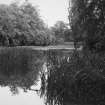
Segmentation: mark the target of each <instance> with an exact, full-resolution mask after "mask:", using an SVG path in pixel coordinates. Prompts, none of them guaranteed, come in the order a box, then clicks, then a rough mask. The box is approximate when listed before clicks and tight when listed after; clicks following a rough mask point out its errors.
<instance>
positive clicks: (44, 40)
mask: <svg viewBox="0 0 105 105" xmlns="http://www.w3.org/2000/svg"><path fill="white" fill-rule="evenodd" d="M69 33H70V31H69V28H68V27H67V24H66V23H65V22H63V21H58V22H57V23H55V25H54V26H53V27H50V28H49V27H48V26H47V25H46V24H45V23H44V21H43V20H42V18H41V16H40V14H39V10H38V8H37V7H35V6H33V5H32V4H31V3H29V2H28V1H25V2H23V3H22V4H20V3H19V2H13V3H11V4H10V5H5V4H1V5H0V46H46V45H54V44H58V43H63V42H64V41H65V40H69V39H70V38H69Z"/></svg>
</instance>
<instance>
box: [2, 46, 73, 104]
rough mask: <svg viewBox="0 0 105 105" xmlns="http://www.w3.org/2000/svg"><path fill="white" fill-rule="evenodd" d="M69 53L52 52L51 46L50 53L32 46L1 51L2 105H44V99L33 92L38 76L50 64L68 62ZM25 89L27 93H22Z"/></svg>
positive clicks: (67, 51) (60, 49) (37, 87)
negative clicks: (64, 60)
mask: <svg viewBox="0 0 105 105" xmlns="http://www.w3.org/2000/svg"><path fill="white" fill-rule="evenodd" d="M71 54H72V48H69V49H66V48H64V49H62V48H59V49H57V48H56V49H54V48H53V47H52V49H50V50H49V49H46V48H45V50H44V49H43V48H33V47H16V48H1V49H0V86H1V88H0V93H1V94H0V97H1V98H2V100H1V103H2V105H35V104H36V105H44V99H43V98H40V96H38V95H37V94H36V92H35V91H32V89H38V90H39V89H40V86H41V85H40V75H41V73H42V72H43V71H44V72H46V71H47V64H48V65H49V67H51V65H52V63H53V65H57V66H58V65H59V63H60V61H62V60H63V59H66V60H67V61H69V59H70V55H71ZM56 62H58V64H57V63H56ZM32 79H33V80H32ZM29 80H30V81H29ZM38 80H39V81H38ZM36 83H37V85H36ZM12 85H13V87H12ZM8 86H9V87H12V88H9V87H8ZM30 88H31V89H30ZM16 89H18V90H16ZM29 89H30V90H29ZM26 90H27V92H24V91H26ZM11 91H12V92H13V93H15V91H16V92H17V93H18V94H15V95H14V94H13V93H12V92H11Z"/></svg>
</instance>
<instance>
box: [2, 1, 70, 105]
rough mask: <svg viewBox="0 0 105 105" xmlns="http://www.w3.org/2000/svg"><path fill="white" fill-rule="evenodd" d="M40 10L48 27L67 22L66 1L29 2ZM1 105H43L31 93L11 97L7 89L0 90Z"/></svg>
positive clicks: (5, 2)
mask: <svg viewBox="0 0 105 105" xmlns="http://www.w3.org/2000/svg"><path fill="white" fill-rule="evenodd" d="M11 1H13V0H0V4H9V3H11ZM17 1H18V0H17ZM29 2H31V3H32V4H33V5H37V6H38V8H39V9H40V15H41V17H42V19H43V20H44V22H45V23H46V24H47V25H48V26H53V25H54V24H55V23H56V21H64V22H68V10H67V9H68V0H29ZM0 98H1V100H0V101H1V102H0V103H1V105H44V102H43V100H42V99H40V97H39V96H37V95H36V94H35V93H33V92H28V93H23V92H22V91H21V93H20V94H19V95H16V96H12V95H11V93H10V92H9V91H8V88H0Z"/></svg>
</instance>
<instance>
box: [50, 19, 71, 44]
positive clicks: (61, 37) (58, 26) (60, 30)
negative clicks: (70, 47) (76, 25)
mask: <svg viewBox="0 0 105 105" xmlns="http://www.w3.org/2000/svg"><path fill="white" fill-rule="evenodd" d="M51 31H52V33H53V35H54V36H55V37H56V44H63V43H64V42H67V41H68V42H69V41H73V38H72V32H71V30H70V28H69V25H68V24H67V23H65V22H63V21H57V22H56V23H55V24H54V26H53V27H51Z"/></svg>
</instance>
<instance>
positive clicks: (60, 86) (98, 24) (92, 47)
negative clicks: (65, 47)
mask: <svg viewBox="0 0 105 105" xmlns="http://www.w3.org/2000/svg"><path fill="white" fill-rule="evenodd" d="M71 3H72V5H70V6H71V7H70V10H69V21H70V26H71V30H72V35H73V40H74V41H75V45H76V44H77V42H80V41H81V42H82V43H83V49H82V50H81V51H78V49H75V50H74V51H73V52H71V54H70V55H69V56H67V57H66V56H62V57H61V56H60V55H59V54H58V53H57V52H56V51H54V52H53V51H51V52H49V54H48V59H49V60H48V65H47V68H48V71H47V73H45V74H44V73H43V75H42V88H41V96H44V97H45V99H46V103H47V104H48V105H70V104H71V105H72V104H73V105H103V104H105V38H104V37H105V32H104V30H105V24H104V23H105V0H72V2H71ZM75 48H76V47H75ZM50 53H51V54H50ZM49 61H50V62H49ZM46 75H47V76H46Z"/></svg>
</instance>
